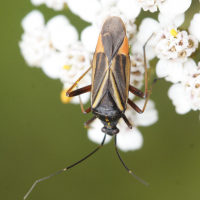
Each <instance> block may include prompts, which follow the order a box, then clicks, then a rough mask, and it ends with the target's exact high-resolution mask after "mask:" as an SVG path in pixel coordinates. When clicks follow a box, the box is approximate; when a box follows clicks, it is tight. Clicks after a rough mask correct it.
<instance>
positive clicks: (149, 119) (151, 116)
mask: <svg viewBox="0 0 200 200" xmlns="http://www.w3.org/2000/svg"><path fill="white" fill-rule="evenodd" d="M134 103H135V104H136V105H137V106H138V107H139V108H140V109H143V106H144V103H145V100H138V101H135V102H134ZM136 117H137V125H138V126H150V125H152V124H154V123H156V122H157V121H158V111H157V110H156V109H155V103H154V102H153V101H152V100H151V99H149V101H148V103H147V106H146V109H145V111H144V113H142V114H139V113H136Z"/></svg>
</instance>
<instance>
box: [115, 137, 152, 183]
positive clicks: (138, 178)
mask: <svg viewBox="0 0 200 200" xmlns="http://www.w3.org/2000/svg"><path fill="white" fill-rule="evenodd" d="M115 150H116V152H117V155H118V157H119V159H120V161H121V163H122V164H123V165H124V167H125V168H126V170H127V171H128V172H129V173H130V174H131V175H132V176H134V177H135V178H136V179H137V180H138V181H140V182H141V183H143V184H144V185H146V186H148V185H149V184H148V183H147V182H145V181H143V180H142V179H141V178H140V177H138V176H137V175H135V174H134V173H133V172H132V171H131V170H129V168H128V167H127V166H126V165H125V163H124V161H123V160H122V158H121V156H120V155H119V152H118V149H117V135H115Z"/></svg>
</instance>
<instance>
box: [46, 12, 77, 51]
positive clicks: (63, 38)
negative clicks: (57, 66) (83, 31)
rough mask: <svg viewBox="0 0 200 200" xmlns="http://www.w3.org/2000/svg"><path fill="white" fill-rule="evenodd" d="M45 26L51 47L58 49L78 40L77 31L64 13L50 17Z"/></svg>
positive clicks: (60, 49)
mask: <svg viewBox="0 0 200 200" xmlns="http://www.w3.org/2000/svg"><path fill="white" fill-rule="evenodd" d="M46 28H47V30H48V31H49V37H50V40H51V43H52V45H53V47H54V48H55V49H57V50H59V51H62V50H65V49H66V48H67V47H68V46H69V45H71V44H73V43H74V42H76V41H78V32H77V30H76V28H75V27H74V26H72V25H71V24H70V23H69V20H68V19H67V18H66V17H65V16H64V15H57V16H55V17H53V18H52V19H50V20H49V21H48V22H47V24H46Z"/></svg>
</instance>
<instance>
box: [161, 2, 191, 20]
mask: <svg viewBox="0 0 200 200" xmlns="http://www.w3.org/2000/svg"><path fill="white" fill-rule="evenodd" d="M191 3H192V0H175V1H174V0H165V1H164V2H163V3H161V4H160V5H159V10H160V12H161V13H162V14H163V15H165V16H166V17H167V18H169V19H174V18H175V17H176V16H177V15H180V14H182V13H184V12H185V11H186V10H187V9H188V8H189V7H190V5H191Z"/></svg>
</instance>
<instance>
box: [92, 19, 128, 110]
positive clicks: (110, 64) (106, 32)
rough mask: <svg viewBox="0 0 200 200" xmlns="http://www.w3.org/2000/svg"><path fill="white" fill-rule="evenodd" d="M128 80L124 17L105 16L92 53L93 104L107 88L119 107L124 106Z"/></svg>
mask: <svg viewBox="0 0 200 200" xmlns="http://www.w3.org/2000/svg"><path fill="white" fill-rule="evenodd" d="M129 81H130V58H129V45H128V39H127V37H126V30H125V26H124V24H123V21H122V20H121V19H120V18H118V17H110V18H108V19H107V20H106V22H105V23H104V25H103V27H102V31H101V33H100V34H99V39H98V42H97V47H96V50H95V53H94V57H93V66H92V88H91V105H92V108H93V109H94V108H96V107H97V106H98V104H99V102H100V101H101V99H102V98H103V97H104V95H105V93H106V92H108V91H109V93H110V94H111V96H112V98H113V100H114V101H115V103H116V105H117V107H118V108H119V110H120V111H124V110H125V109H126V104H127V100H128V90H129Z"/></svg>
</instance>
